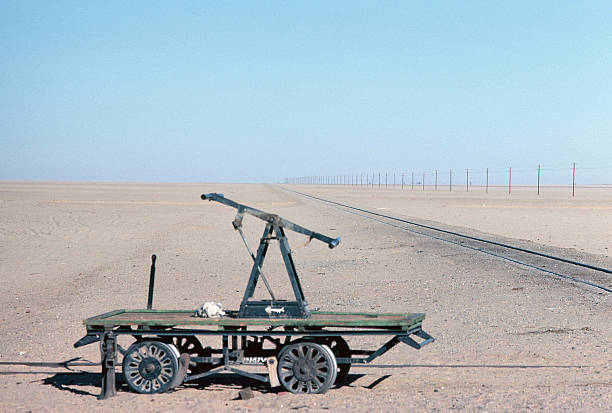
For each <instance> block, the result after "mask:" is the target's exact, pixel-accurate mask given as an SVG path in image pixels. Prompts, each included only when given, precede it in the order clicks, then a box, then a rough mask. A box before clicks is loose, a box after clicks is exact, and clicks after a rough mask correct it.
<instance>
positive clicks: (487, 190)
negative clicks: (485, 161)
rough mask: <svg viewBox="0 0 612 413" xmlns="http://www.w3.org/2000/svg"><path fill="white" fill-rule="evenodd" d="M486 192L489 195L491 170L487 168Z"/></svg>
mask: <svg viewBox="0 0 612 413" xmlns="http://www.w3.org/2000/svg"><path fill="white" fill-rule="evenodd" d="M485 192H486V193H487V194H488V193H489V168H487V189H486V190H485Z"/></svg>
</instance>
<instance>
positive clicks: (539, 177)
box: [538, 164, 540, 195]
mask: <svg viewBox="0 0 612 413" xmlns="http://www.w3.org/2000/svg"><path fill="white" fill-rule="evenodd" d="M538 195H540V164H538Z"/></svg>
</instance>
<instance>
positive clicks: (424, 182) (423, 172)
mask: <svg viewBox="0 0 612 413" xmlns="http://www.w3.org/2000/svg"><path fill="white" fill-rule="evenodd" d="M424 190H425V172H423V191H424Z"/></svg>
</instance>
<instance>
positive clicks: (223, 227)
mask: <svg viewBox="0 0 612 413" xmlns="http://www.w3.org/2000/svg"><path fill="white" fill-rule="evenodd" d="M285 189H293V190H297V191H302V192H306V193H310V194H312V195H317V196H321V197H323V198H329V199H334V200H336V201H339V202H347V203H350V204H353V205H357V206H361V207H364V208H367V209H371V210H374V211H379V212H384V213H388V214H390V215H394V216H398V217H404V218H411V219H418V220H422V221H423V222H428V223H436V224H440V225H444V226H447V227H449V228H454V229H461V230H463V231H466V232H469V233H471V234H475V235H479V236H483V237H486V238H489V239H493V240H502V241H504V242H509V243H511V242H515V243H518V244H521V245H525V246H529V247H532V248H538V249H540V250H542V251H544V252H548V253H551V254H554V255H562V256H568V257H571V258H579V259H580V260H581V261H585V262H590V263H597V265H600V266H603V267H606V268H612V256H611V252H610V249H609V248H610V239H611V238H610V234H611V233H612V190H610V189H606V188H578V190H577V193H576V196H575V197H572V196H571V188H570V189H568V188H543V190H542V194H541V195H540V196H537V195H536V194H535V192H534V189H533V188H513V191H512V194H510V195H509V194H507V192H506V191H505V190H504V189H503V188H492V190H491V192H490V193H488V194H485V193H484V191H482V190H479V189H478V190H477V189H472V190H470V192H465V188H464V191H460V190H459V189H457V190H453V192H448V191H443V190H442V189H438V191H433V189H432V188H426V190H425V191H422V190H420V191H419V190H416V188H415V190H410V189H408V188H405V189H404V190H401V189H400V188H398V187H396V188H386V189H385V188H360V187H340V186H334V187H331V186H308V185H301V186H300V185H292V186H284V185H255V184H135V183H125V184H121V183H40V182H38V183H27V182H0V277H1V279H2V283H0V291H1V294H0V308H1V309H2V314H1V316H0V317H1V318H0V326H1V327H0V329H1V330H0V331H1V334H0V362H1V363H2V364H1V365H0V405H1V406H2V409H1V410H2V411H7V412H13V411H15V412H26V411H32V412H41V411H57V412H65V411H76V410H80V411H104V412H106V411H109V412H110V411H132V412H149V411H152V412H156V411H160V412H161V411H280V410H296V411H323V410H325V411H338V410H340V409H345V410H349V411H385V412H387V411H454V410H465V411H532V410H545V411H609V410H610V408H611V406H612V312H611V310H612V294H610V293H606V292H603V291H601V290H597V289H594V288H592V287H589V286H585V285H581V284H576V283H572V282H570V281H567V280H562V279H559V278H556V277H553V276H550V275H547V274H545V273H541V272H539V271H537V270H534V269H530V268H525V267H522V266H519V265H516V264H513V263H510V262H507V261H503V260H501V259H498V258H495V257H492V256H488V255H483V254H481V253H478V252H477V251H472V250H466V249H463V248H461V247H459V246H456V245H451V244H447V243H441V242H439V241H436V240H434V239H431V238H427V237H423V236H421V235H418V234H414V233H410V232H407V231H403V230H401V229H399V228H393V227H390V226H386V225H382V224H380V223H377V222H374V221H371V220H366V219H364V218H363V217H360V216H357V215H354V214H347V213H345V212H342V211H340V210H338V209H337V208H333V207H330V206H328V205H324V204H321V203H317V202H314V201H312V200H310V199H308V198H305V197H303V196H300V195H297V194H295V193H292V192H288V191H286V190H285ZM204 192H222V193H224V194H225V195H226V197H228V198H230V199H234V200H236V201H239V202H242V203H245V204H248V205H252V206H255V207H257V208H260V209H263V210H265V211H269V212H274V213H278V214H279V215H281V216H283V217H285V218H287V219H290V220H292V221H294V222H296V223H299V224H302V225H304V226H305V227H307V228H311V229H313V230H316V231H318V232H321V233H324V234H326V235H330V236H341V237H342V243H341V245H340V246H339V247H338V248H336V249H334V250H329V249H328V248H327V247H326V246H325V245H324V244H322V243H318V242H312V243H310V244H309V245H306V243H305V241H306V239H305V237H303V236H300V235H297V234H289V238H290V241H291V243H292V247H293V250H294V258H295V260H296V265H297V268H298V271H300V275H301V279H302V284H303V287H304V290H305V293H306V296H307V298H308V301H309V303H310V304H311V306H313V307H319V308H321V309H322V310H334V311H376V312H383V311H384V312H424V313H426V314H427V317H426V319H425V322H424V329H425V330H426V331H427V332H429V333H430V334H432V335H433V336H434V337H436V341H435V342H434V343H432V344H430V345H428V346H426V347H424V348H423V349H421V350H419V351H417V350H414V349H412V348H410V347H408V346H398V347H396V348H394V349H393V350H392V351H390V352H389V353H387V354H385V355H384V356H383V357H381V358H380V359H378V360H377V361H376V362H375V365H374V366H368V367H365V366H364V367H353V368H352V369H351V372H350V374H349V377H348V380H347V382H345V383H343V384H342V385H340V386H338V387H336V388H332V389H331V390H330V391H329V392H327V393H326V394H323V395H307V396H296V395H291V394H287V393H286V392H279V391H272V390H270V389H268V388H267V387H266V386H262V385H259V384H258V383H256V382H253V381H249V380H247V379H244V378H240V377H238V376H233V375H229V376H216V377H214V378H212V379H205V380H202V381H200V382H198V383H194V384H188V385H184V386H181V387H179V388H178V389H177V390H176V391H173V392H170V393H166V394H159V395H140V394H135V393H132V392H129V391H128V389H127V387H126V386H125V385H124V384H121V383H120V385H119V387H118V394H117V396H116V397H114V398H113V399H110V400H107V401H98V400H97V399H96V395H97V394H98V393H99V392H100V377H99V367H79V368H73V370H72V371H69V370H66V369H61V368H51V367H44V366H38V367H33V366H24V365H20V364H19V363H28V362H29V363H31V362H61V361H65V360H68V359H72V358H75V357H81V358H83V359H84V360H90V361H95V362H97V361H99V350H98V346H97V345H90V346H87V347H83V348H79V349H74V348H73V346H72V345H73V343H74V342H75V341H76V340H78V339H79V338H81V337H82V336H83V334H84V332H85V329H84V327H83V325H82V320H83V319H84V318H86V317H89V316H93V315H96V314H100V313H103V312H106V311H110V310H112V309H119V308H144V307H145V306H146V300H147V283H148V269H149V266H150V257H151V254H157V256H158V263H157V280H156V292H155V300H154V308H168V309H195V308H197V307H198V306H199V305H201V304H202V303H204V302H206V301H218V302H221V303H223V306H224V307H225V308H229V309H234V308H237V307H238V305H239V302H240V299H241V297H242V292H243V288H244V286H245V285H246V282H247V277H248V272H249V269H250V263H251V261H250V257H249V256H248V255H247V253H246V250H245V249H244V246H243V245H242V241H241V240H240V238H239V236H238V234H236V233H235V232H234V231H233V229H232V225H231V221H232V219H233V217H234V210H233V209H230V208H227V207H225V206H223V205H219V204H214V203H209V202H205V201H202V200H200V198H199V196H200V194H201V193H204ZM262 228H263V227H262V225H261V221H257V220H255V219H249V218H246V219H245V231H246V233H247V236H248V237H249V240H250V242H251V244H255V243H256V242H257V239H258V237H259V236H260V233H261V231H262ZM266 268H267V270H266V274H268V275H269V277H270V278H271V281H272V283H273V285H276V286H279V287H278V288H277V290H278V291H280V292H281V293H286V294H287V293H288V288H286V286H284V284H286V283H283V281H284V278H281V277H284V275H283V274H282V271H281V264H280V261H279V260H278V259H273V258H272V256H271V260H270V265H269V267H268V266H266ZM277 275H278V276H277ZM604 282H607V283H608V284H607V285H608V287H610V286H612V276H610V277H609V278H607V281H606V279H604ZM125 340H127V339H125ZM362 340H363V341H362ZM367 340H371V339H351V340H350V341H349V344H351V346H352V347H353V346H354V347H359V345H360V344H365V343H366V341H367ZM121 344H123V345H129V340H128V341H127V342H123V343H121ZM243 387H252V388H253V390H254V393H255V397H254V398H253V399H251V400H246V401H242V400H236V398H237V395H238V391H239V390H240V389H242V388H243Z"/></svg>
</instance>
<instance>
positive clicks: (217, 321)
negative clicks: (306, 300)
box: [84, 310, 425, 330]
mask: <svg viewBox="0 0 612 413" xmlns="http://www.w3.org/2000/svg"><path fill="white" fill-rule="evenodd" d="M235 314H236V312H234V311H229V312H228V315H226V316H224V317H221V318H200V317H194V316H193V311H184V310H115V311H111V312H108V313H106V314H101V315H98V316H94V317H91V318H88V319H86V320H85V321H84V324H85V325H86V326H87V328H96V327H101V326H115V327H119V326H159V327H175V326H199V327H204V326H210V327H216V328H232V327H248V326H268V327H351V328H383V329H401V330H408V329H413V328H415V327H419V326H420V325H421V323H422V322H423V320H424V319H425V314H420V313H405V314H393V313H345V312H324V311H313V312H312V315H311V317H310V318H297V319H296V318H237V317H236V316H235Z"/></svg>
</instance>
